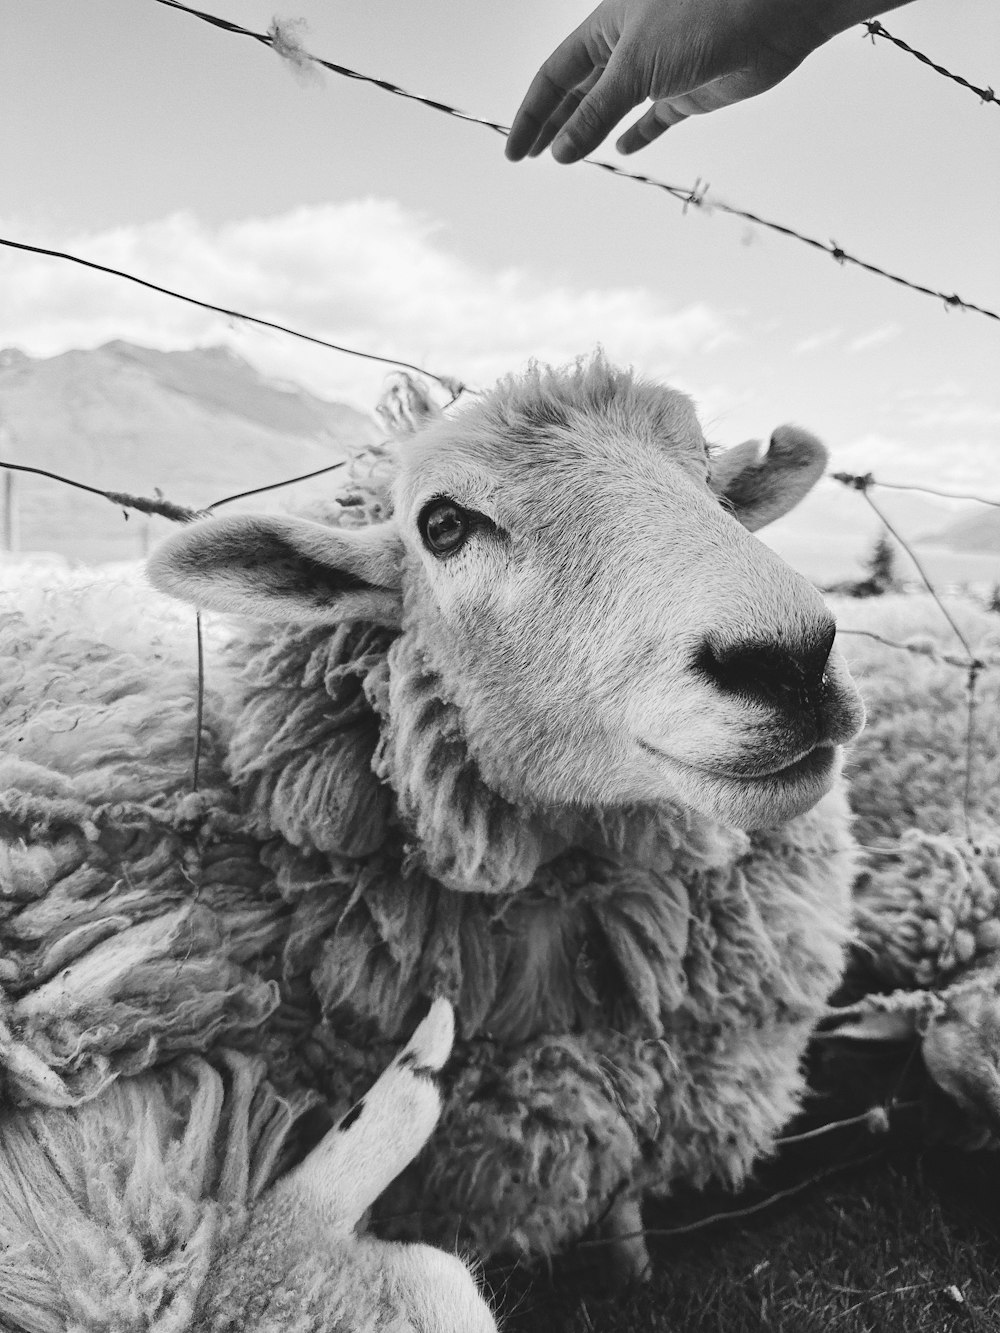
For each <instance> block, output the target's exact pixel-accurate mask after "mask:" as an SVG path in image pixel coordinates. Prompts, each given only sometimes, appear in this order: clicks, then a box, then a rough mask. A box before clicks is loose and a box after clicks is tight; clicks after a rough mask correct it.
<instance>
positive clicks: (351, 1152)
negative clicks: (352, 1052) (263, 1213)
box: [280, 999, 455, 1231]
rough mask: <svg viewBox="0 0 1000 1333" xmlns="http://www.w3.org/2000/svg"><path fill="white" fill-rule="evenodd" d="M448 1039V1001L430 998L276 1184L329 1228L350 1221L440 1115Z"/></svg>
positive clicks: (451, 1028)
mask: <svg viewBox="0 0 1000 1333" xmlns="http://www.w3.org/2000/svg"><path fill="white" fill-rule="evenodd" d="M454 1038H455V1016H454V1012H453V1010H452V1007H451V1005H450V1004H449V1003H448V1001H447V1000H443V999H438V1000H435V1001H434V1003H433V1004H432V1005H431V1007H430V1011H429V1012H428V1014H427V1017H426V1018H425V1019H424V1021H423V1022H422V1023H421V1024H420V1026H419V1027H418V1028H417V1030H416V1031H415V1032H414V1034H413V1036H412V1037H411V1038H410V1041H409V1043H408V1045H407V1046H406V1047H405V1049H404V1050H402V1051H401V1052H400V1053H399V1055H397V1056H396V1058H395V1060H393V1062H392V1064H391V1065H390V1066H389V1067H388V1069H387V1070H386V1071H385V1073H383V1074H382V1076H381V1077H380V1078H379V1079H378V1080H377V1082H375V1083H374V1084H373V1085H372V1087H371V1088H369V1090H368V1091H367V1092H366V1093H365V1095H364V1096H363V1097H362V1098H361V1100H360V1101H359V1102H356V1103H355V1104H354V1106H352V1107H351V1109H350V1110H349V1111H348V1112H347V1114H346V1115H345V1116H343V1117H342V1118H341V1120H340V1122H339V1123H338V1124H336V1125H334V1127H333V1129H331V1130H330V1132H329V1133H328V1134H327V1135H326V1137H325V1138H323V1139H322V1140H321V1141H320V1143H319V1144H318V1145H317V1146H316V1147H315V1148H314V1149H313V1150H312V1152H311V1153H310V1154H309V1156H308V1157H306V1158H305V1160H304V1161H302V1162H300V1163H299V1165H298V1166H297V1167H295V1169H294V1170H292V1171H290V1172H289V1174H288V1175H287V1176H286V1177H285V1178H284V1180H283V1181H281V1183H280V1188H281V1189H282V1190H284V1191H288V1192H290V1193H291V1194H293V1195H294V1196H296V1197H298V1198H299V1199H302V1200H304V1201H305V1202H307V1203H308V1204H309V1205H310V1206H311V1207H312V1208H314V1209H315V1210H316V1211H317V1212H318V1213H319V1214H320V1215H321V1217H322V1218H323V1220H324V1222H326V1223H327V1224H328V1225H329V1226H330V1227H331V1228H333V1229H335V1230H341V1231H349V1230H350V1229H351V1228H353V1227H354V1226H355V1225H356V1224H357V1222H358V1220H359V1219H360V1217H361V1215H362V1213H364V1211H365V1209H367V1208H370V1207H371V1205H372V1204H373V1203H374V1202H375V1200H376V1199H377V1198H378V1196H379V1195H380V1194H381V1193H382V1191H383V1190H384V1189H385V1188H386V1186H388V1185H389V1184H390V1183H391V1182H392V1181H393V1180H395V1178H396V1177H397V1176H398V1175H399V1173H400V1172H401V1171H402V1170H403V1168H404V1167H405V1166H408V1165H409V1163H410V1162H411V1161H412V1160H413V1159H414V1157H416V1155H417V1153H418V1152H419V1151H420V1149H421V1148H422V1147H423V1146H424V1144H425V1143H426V1142H427V1140H428V1139H429V1138H430V1136H431V1133H432V1131H433V1129H434V1126H435V1125H436V1124H437V1122H438V1117H439V1116H440V1114H441V1093H440V1090H439V1088H438V1082H437V1073H438V1070H440V1069H441V1067H442V1066H443V1064H444V1062H445V1061H446V1060H447V1059H448V1056H449V1055H450V1054H451V1046H452V1042H453V1041H454Z"/></svg>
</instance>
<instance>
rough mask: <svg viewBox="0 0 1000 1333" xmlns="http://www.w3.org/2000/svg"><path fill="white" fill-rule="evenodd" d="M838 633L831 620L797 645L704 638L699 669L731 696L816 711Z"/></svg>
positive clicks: (758, 640) (821, 696) (697, 660)
mask: <svg viewBox="0 0 1000 1333" xmlns="http://www.w3.org/2000/svg"><path fill="white" fill-rule="evenodd" d="M836 632H837V629H836V626H835V625H834V623H833V621H830V622H829V624H824V625H823V626H822V627H821V628H820V629H818V630H817V632H816V633H815V634H813V635H811V636H810V637H809V638H808V639H807V640H803V641H802V642H800V643H798V644H795V645H790V644H788V643H778V642H776V641H770V642H769V641H767V640H760V639H756V640H750V641H744V642H742V643H737V644H732V645H728V644H727V645H722V644H720V643H718V642H713V641H712V640H711V639H706V640H705V641H704V643H703V644H702V646H701V648H700V649H699V650H698V653H697V655H696V657H695V666H696V667H697V669H698V670H699V671H701V672H702V674H703V675H705V676H707V677H708V678H709V680H711V681H712V683H713V684H714V685H716V686H717V687H718V688H719V689H720V690H725V691H726V693H727V694H741V695H743V696H744V697H745V698H747V699H751V700H753V701H754V702H757V703H764V704H768V705H770V706H772V707H774V706H777V707H779V708H803V709H807V708H814V707H815V706H816V705H817V704H818V703H819V702H820V701H821V700H822V698H823V694H824V689H825V686H824V680H823V672H824V670H825V668H826V664H827V660H828V659H829V656H830V651H831V649H832V648H833V640H834V636H835V635H836Z"/></svg>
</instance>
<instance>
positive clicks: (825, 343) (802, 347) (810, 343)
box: [792, 329, 843, 356]
mask: <svg viewBox="0 0 1000 1333" xmlns="http://www.w3.org/2000/svg"><path fill="white" fill-rule="evenodd" d="M842 333H843V329H823V330H822V331H821V332H819V333H812V334H810V335H809V337H808V338H803V339H802V340H801V341H800V342H797V343H795V345H794V346H793V347H792V353H793V355H795V356H806V355H807V354H808V353H809V352H821V351H823V349H824V348H826V347H830V346H831V345H832V344H833V343H835V342H836V341H837V339H838V338H839V337H840V335H841V334H842Z"/></svg>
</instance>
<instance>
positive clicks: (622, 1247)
mask: <svg viewBox="0 0 1000 1333" xmlns="http://www.w3.org/2000/svg"><path fill="white" fill-rule="evenodd" d="M601 1233H602V1236H603V1237H604V1238H606V1239H607V1241H608V1242H609V1243H608V1246H607V1248H606V1250H605V1251H604V1254H605V1265H606V1271H607V1279H608V1282H609V1283H610V1284H612V1285H614V1286H616V1287H625V1286H631V1285H633V1284H634V1283H637V1282H648V1281H649V1279H650V1278H651V1277H652V1264H651V1262H650V1258H649V1250H648V1249H647V1248H646V1237H645V1236H644V1235H643V1232H642V1211H641V1207H640V1204H639V1200H638V1199H634V1198H628V1197H623V1198H620V1199H618V1200H616V1202H615V1203H614V1204H613V1205H612V1207H611V1209H610V1210H609V1212H608V1214H607V1216H606V1217H605V1218H604V1221H603V1222H602V1223H601Z"/></svg>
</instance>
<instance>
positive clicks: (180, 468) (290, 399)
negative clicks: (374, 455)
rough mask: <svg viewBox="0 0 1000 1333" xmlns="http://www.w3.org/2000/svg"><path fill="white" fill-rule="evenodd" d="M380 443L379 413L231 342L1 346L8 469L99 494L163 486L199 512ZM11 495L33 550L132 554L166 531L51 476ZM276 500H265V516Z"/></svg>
mask: <svg viewBox="0 0 1000 1333" xmlns="http://www.w3.org/2000/svg"><path fill="white" fill-rule="evenodd" d="M379 436H380V431H379V428H378V426H377V424H376V422H375V420H374V418H373V417H369V416H367V415H365V414H364V413H362V412H359V411H358V410H357V409H356V408H353V407H350V406H348V405H347V404H344V403H337V402H332V401H329V400H327V399H323V398H320V397H319V396H317V395H315V394H312V393H310V392H309V391H308V390H306V389H303V388H300V387H299V386H294V385H289V384H287V383H286V382H279V381H276V380H271V379H268V378H267V377H266V376H264V375H262V374H261V373H260V372H259V371H258V370H257V369H256V368H255V367H254V366H252V365H251V364H250V363H249V362H248V361H245V360H244V359H243V358H242V357H240V356H239V355H238V354H237V353H235V352H232V351H230V350H229V349H228V348H225V347H220V346H213V347H204V348H190V349H184V350H180V351H170V352H164V351H159V350H157V349H154V348H149V347H141V346H139V345H137V344H133V343H128V342H124V341H121V340H118V341H114V342H110V343H105V344H104V345H103V346H101V347H98V348H95V349H92V350H88V351H82V350H77V349H74V350H71V351H67V352H62V353H59V354H58V355H56V356H53V357H32V356H29V355H28V354H27V353H24V352H22V351H20V349H18V348H5V349H4V350H3V351H0V439H2V446H0V453H2V456H3V458H4V461H7V462H12V463H21V464H27V465H28V466H33V467H41V468H45V469H47V470H49V471H51V472H56V473H59V474H61V475H63V476H66V477H69V478H72V479H74V480H77V481H81V482H84V483H85V484H87V485H91V486H95V487H98V488H100V489H103V490H116V491H122V492H127V493H129V494H134V495H147V496H150V495H153V494H154V493H155V492H156V491H159V492H160V493H162V494H163V495H164V496H166V498H168V499H170V500H173V501H174V502H176V503H178V504H184V505H190V506H192V507H195V508H199V507H203V506H205V505H207V504H210V503H212V502H213V501H215V500H217V499H219V498H220V497H221V496H225V495H229V494H233V493H235V492H239V491H244V490H251V489H253V488H255V487H258V486H265V485H268V484H270V483H273V482H276V481H280V480H282V479H283V478H284V477H288V476H295V475H297V474H299V473H305V472H311V471H315V470H317V469H319V468H322V467H324V466H327V465H329V464H331V463H336V462H339V461H340V460H342V459H343V458H345V457H346V456H347V454H348V452H350V451H353V450H355V449H357V448H361V447H363V446H365V445H366V444H369V443H371V442H372V441H374V440H375V439H378V438H379ZM7 484H8V485H10V483H7ZM13 486H14V495H15V500H16V508H17V526H18V529H19V534H18V537H17V542H16V544H17V545H19V546H20V548H21V549H22V550H24V551H32V550H37V551H54V552H56V553H58V554H61V555H64V556H66V557H67V558H69V559H72V560H81V561H97V562H99V561H105V560H120V559H130V558H135V557H137V556H139V555H141V554H144V553H145V551H146V549H148V547H149V544H150V542H151V541H152V540H158V539H159V537H160V536H161V535H163V534H164V533H165V532H166V530H167V525H166V521H165V520H159V519H155V518H154V519H152V520H149V521H147V520H145V519H139V518H135V517H133V518H132V519H130V520H129V522H128V523H124V522H123V521H122V516H121V511H120V510H119V511H117V513H116V511H115V510H114V509H113V508H112V507H111V506H110V505H108V503H107V502H106V501H102V500H101V499H100V498H99V497H96V496H90V495H87V494H84V493H82V492H80V491H78V490H71V489H70V488H69V487H66V486H64V485H60V484H59V483H57V482H53V481H47V480H45V479H44V478H38V477H32V476H27V475H25V474H16V476H15V480H14V483H13ZM274 503H275V502H274V501H273V500H272V499H270V498H269V497H266V496H262V497H256V498H255V506H256V507H258V508H264V507H272V506H273V505H274ZM282 503H284V500H283V501H282ZM0 522H2V517H0ZM0 540H3V534H0ZM8 540H9V539H8Z"/></svg>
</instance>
